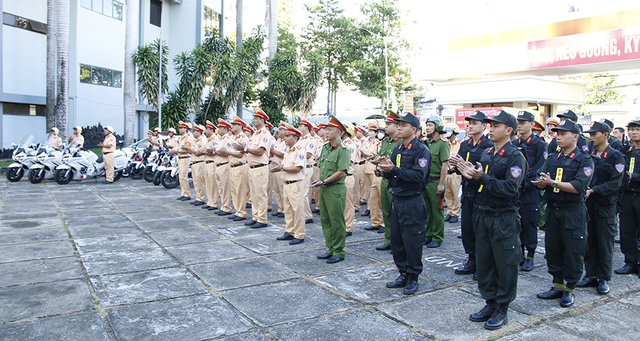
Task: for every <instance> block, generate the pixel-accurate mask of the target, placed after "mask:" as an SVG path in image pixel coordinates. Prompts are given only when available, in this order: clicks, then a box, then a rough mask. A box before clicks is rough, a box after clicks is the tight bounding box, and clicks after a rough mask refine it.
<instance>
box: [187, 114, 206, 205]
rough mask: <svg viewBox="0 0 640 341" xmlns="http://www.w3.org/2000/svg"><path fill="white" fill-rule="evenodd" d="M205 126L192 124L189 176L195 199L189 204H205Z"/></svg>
mask: <svg viewBox="0 0 640 341" xmlns="http://www.w3.org/2000/svg"><path fill="white" fill-rule="evenodd" d="M204 130H205V128H204V127H203V126H201V125H199V124H194V125H193V138H194V141H193V144H192V145H191V147H189V151H190V152H191V177H192V180H193V188H194V189H195V192H196V200H194V201H192V202H191V205H194V206H202V205H204V204H205V201H204V196H205V191H206V189H207V184H206V178H207V174H206V173H207V169H206V165H205V151H206V149H207V137H206V136H205V135H204Z"/></svg>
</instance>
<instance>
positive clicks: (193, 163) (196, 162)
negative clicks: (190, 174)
mask: <svg viewBox="0 0 640 341" xmlns="http://www.w3.org/2000/svg"><path fill="white" fill-rule="evenodd" d="M200 162H204V161H195V162H191V164H192V165H195V164H198V163H200Z"/></svg>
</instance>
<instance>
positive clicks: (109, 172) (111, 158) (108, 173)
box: [102, 152, 116, 182]
mask: <svg viewBox="0 0 640 341" xmlns="http://www.w3.org/2000/svg"><path fill="white" fill-rule="evenodd" d="M115 160H116V153H115V152H112V153H109V154H103V155H102V162H103V163H104V171H105V177H106V178H107V181H110V182H113V164H114V163H115Z"/></svg>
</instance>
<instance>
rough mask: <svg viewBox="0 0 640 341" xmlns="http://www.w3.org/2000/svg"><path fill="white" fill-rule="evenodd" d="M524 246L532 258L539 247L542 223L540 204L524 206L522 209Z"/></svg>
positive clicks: (521, 233) (521, 235)
mask: <svg viewBox="0 0 640 341" xmlns="http://www.w3.org/2000/svg"><path fill="white" fill-rule="evenodd" d="M520 216H521V224H522V232H520V240H521V241H522V246H523V248H524V249H526V250H527V251H528V252H529V253H531V256H533V252H535V250H536V248H537V247H538V222H539V221H540V203H539V202H538V203H533V204H522V206H521V207H520Z"/></svg>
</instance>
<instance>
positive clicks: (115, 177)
mask: <svg viewBox="0 0 640 341" xmlns="http://www.w3.org/2000/svg"><path fill="white" fill-rule="evenodd" d="M120 179H122V171H116V172H115V173H114V174H113V182H116V181H118V180H120Z"/></svg>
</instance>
